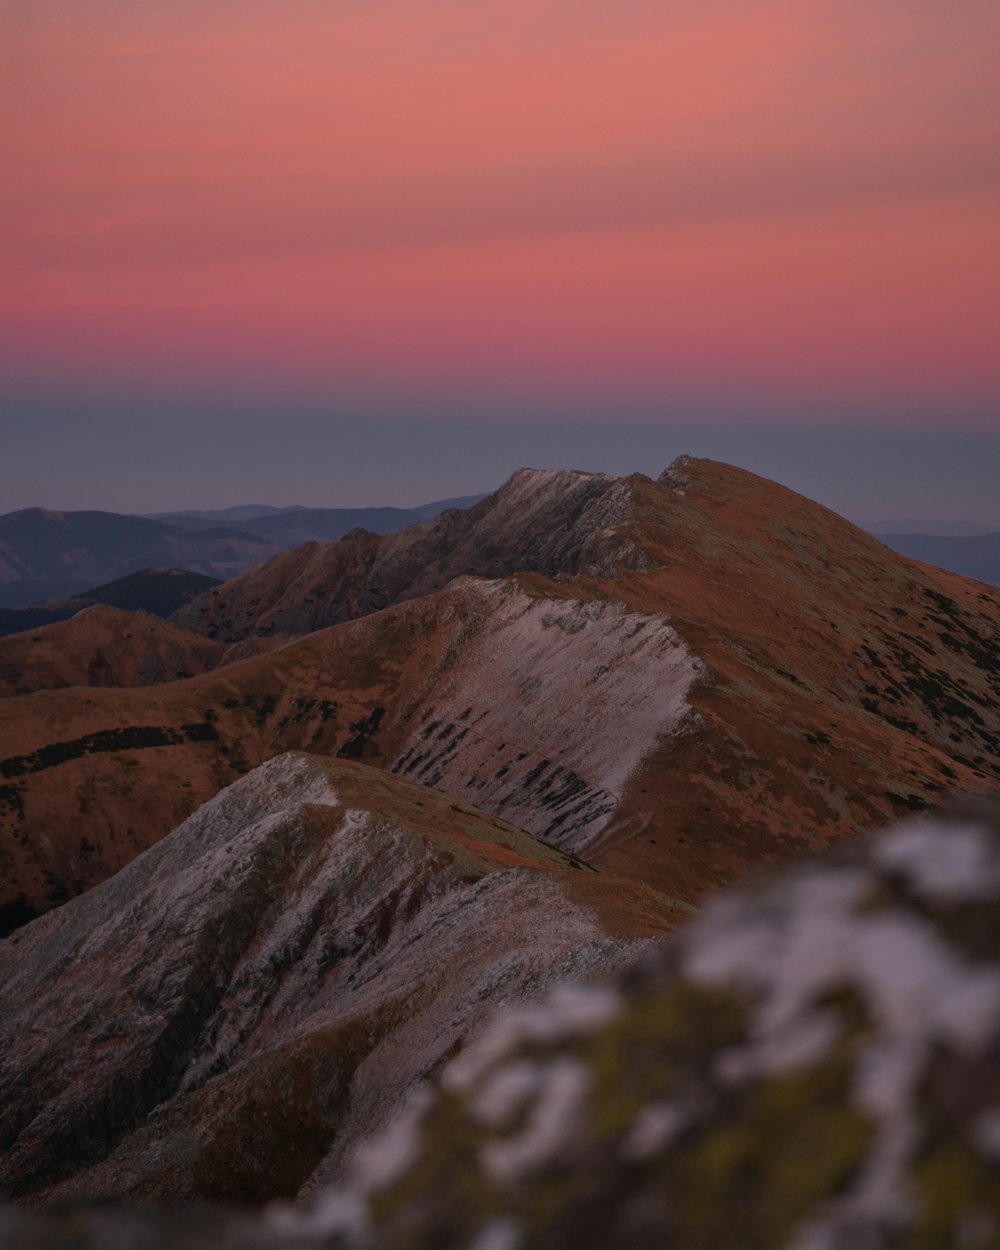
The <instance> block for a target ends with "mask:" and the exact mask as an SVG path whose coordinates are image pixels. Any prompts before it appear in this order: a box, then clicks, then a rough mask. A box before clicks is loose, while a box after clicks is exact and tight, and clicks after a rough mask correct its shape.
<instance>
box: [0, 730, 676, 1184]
mask: <svg viewBox="0 0 1000 1250" xmlns="http://www.w3.org/2000/svg"><path fill="white" fill-rule="evenodd" d="M682 914H683V909H680V908H678V907H677V905H676V904H673V903H671V902H670V901H669V900H666V899H662V898H658V897H657V896H656V895H655V893H653V892H652V891H650V890H648V889H646V888H644V887H638V886H634V885H631V884H629V883H627V882H621V881H616V880H614V879H613V878H611V877H608V876H605V875H603V874H596V873H594V872H593V871H592V870H591V869H589V868H587V867H586V866H585V865H582V864H581V863H579V862H578V861H576V860H574V859H572V858H570V857H568V856H566V855H565V854H563V853H561V852H559V851H556V850H553V849H552V848H550V847H548V846H546V845H544V844H543V843H541V842H539V841H537V840H536V839H534V838H532V837H530V836H529V835H527V834H525V833H524V832H522V831H521V830H518V829H515V828H513V827H512V826H510V825H507V824H505V823H503V822H501V821H498V820H496V819H495V818H493V817H489V816H487V815H485V814H484V813H482V812H478V811H476V810H475V809H473V808H471V807H469V806H467V805H465V804H462V803H459V802H456V801H455V800H453V799H452V798H451V797H450V796H448V795H444V794H440V793H437V792H435V791H433V790H428V789H426V788H425V787H422V786H417V785H414V784H413V783H411V782H406V781H403V780H401V779H399V778H395V777H391V776H390V775H388V774H387V773H385V772H383V771H378V770H374V769H371V768H368V767H366V766H365V765H361V764H357V763H350V762H344V761H330V760H321V759H317V758H315V757H310V756H306V755H300V754H291V755H284V756H280V757H277V758H275V759H272V760H271V761H269V762H268V763H267V764H265V765H263V766H262V767H260V768H258V769H256V770H255V771H254V772H252V773H250V774H249V775H248V776H247V777H245V778H243V779H241V780H240V781H238V782H236V783H235V784H234V785H233V786H231V787H229V788H228V789H226V790H224V791H223V792H222V793H221V794H219V795H218V796H217V797H216V798H215V799H213V800H212V801H210V802H209V803H208V804H206V805H205V806H204V807H203V808H202V809H201V810H200V811H199V812H198V813H197V814H196V815H194V816H193V817H192V818H191V819H190V820H188V821H187V822H186V823H185V824H183V825H182V826H181V827H180V828H179V829H177V830H176V831H175V832H174V833H172V834H171V835H170V836H169V837H167V838H165V839H163V840H162V841H161V842H160V843H159V844H158V845H157V846H156V847H155V848H154V849H152V850H151V851H149V852H147V854H146V855H144V856H143V857H141V859H139V860H137V861H135V862H134V863H133V864H131V865H130V866H129V867H128V868H126V869H125V870H124V871H122V872H121V873H119V874H118V875H117V876H115V877H114V878H113V879H112V880H110V881H108V882H106V883H105V884H104V885H101V886H98V887H96V888H95V889H93V890H91V891H89V892H88V893H87V894H86V895H84V896H83V897H82V898H80V899H77V900H75V901H74V902H73V903H71V904H68V905H67V906H66V907H64V908H61V909H60V910H59V911H57V912H55V913H53V914H51V915H49V916H46V917H44V918H42V919H41V920H39V921H36V922H35V923H34V924H32V925H30V926H28V927H27V928H25V929H23V930H21V931H20V932H19V933H17V934H15V935H14V936H12V937H11V938H9V939H8V940H7V941H5V942H3V943H0V1051H2V1053H3V1056H4V1058H3V1063H2V1065H0V1191H2V1192H3V1193H4V1194H6V1195H7V1196H11V1197H18V1198H22V1199H28V1200H29V1201H30V1203H31V1205H47V1204H54V1203H61V1202H64V1201H66V1200H67V1199H73V1198H77V1199H78V1198H83V1197H85V1198H88V1199H93V1198H100V1197H104V1196H108V1195H115V1196H119V1197H121V1196H131V1197H134V1198H137V1199H138V1198H142V1199H148V1198H153V1197H155V1198H159V1199H161V1200H162V1199H175V1200H176V1199H196V1198H197V1199H216V1200H220V1201H230V1202H232V1201H240V1202H249V1203H260V1202H264V1201H266V1200H269V1199H271V1198H274V1197H278V1196H283V1197H292V1196H293V1195H295V1194H296V1193H297V1192H299V1190H300V1189H302V1188H303V1186H306V1185H308V1184H310V1183H311V1184H313V1185H315V1184H318V1183H320V1182H322V1181H323V1179H324V1178H326V1177H327V1176H329V1175H330V1174H331V1173H332V1171H333V1170H334V1168H335V1166H336V1164H337V1162H338V1160H339V1159H340V1158H341V1156H342V1154H343V1152H344V1150H345V1149H346V1147H347V1144H348V1143H350V1142H351V1141H352V1140H357V1139H359V1138H360V1137H362V1136H364V1135H365V1134H367V1133H369V1132H370V1131H372V1130H373V1129H375V1128H377V1127H378V1126H379V1125H381V1124H384V1123H385V1122H386V1121H387V1120H388V1118H389V1117H390V1116H391V1115H392V1113H393V1112H394V1111H395V1109H396V1108H397V1107H398V1106H399V1105H400V1102H401V1100H403V1099H405V1096H406V1095H407V1093H408V1092H410V1091H411V1090H412V1089H413V1088H414V1086H415V1085H416V1084H417V1083H418V1082H419V1081H420V1080H422V1079H424V1078H426V1076H427V1075H428V1074H430V1073H432V1072H434V1071H435V1070H436V1069H437V1068H438V1067H439V1066H440V1064H441V1062H442V1061H443V1060H444V1059H446V1058H447V1057H449V1056H450V1055H451V1054H454V1053H455V1051H456V1049H457V1048H458V1047H459V1046H460V1045H461V1044H462V1042H463V1041H464V1039H465V1038H466V1037H467V1035H468V1034H469V1033H470V1032H471V1031H475V1030H478V1029H479V1028H481V1026H482V1024H483V1023H484V1022H485V1020H486V1018H487V1017H488V1016H489V1015H490V1014H491V1013H492V1012H493V1011H495V1010H496V1008H497V1006H498V1005H499V1004H501V1003H516V1002H518V1001H522V1000H524V999H526V998H532V997H536V996H537V995H538V994H540V993H541V992H542V991H543V990H544V989H545V988H546V987H547V986H551V985H552V984H554V983H556V982H557V981H559V980H561V979H563V978H564V977H566V976H572V977H578V976H581V975H585V974H588V973H590V972H593V971H594V970H599V969H605V970H606V969H607V968H609V967H613V966H616V965H617V964H619V963H621V961H622V960H623V959H624V958H625V957H627V956H629V955H631V954H634V953H635V951H636V949H637V943H638V942H639V940H640V939H641V938H643V937H646V936H649V935H655V934H658V933H663V932H664V931H665V930H667V929H668V928H670V927H672V926H673V925H674V924H675V923H676V921H677V919H678V917H679V916H680V915H682Z"/></svg>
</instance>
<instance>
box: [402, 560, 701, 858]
mask: <svg viewBox="0 0 1000 1250" xmlns="http://www.w3.org/2000/svg"><path fill="white" fill-rule="evenodd" d="M452 590H453V592H454V593H455V594H464V595H465V596H467V598H468V600H469V606H468V609H467V610H468V612H469V614H470V616H471V618H472V620H471V622H470V624H471V628H470V629H469V630H468V631H467V632H464V633H463V635H462V638H461V644H460V646H459V647H455V648H453V649H450V650H448V651H446V652H445V653H444V655H443V657H442V658H441V660H440V662H439V664H438V666H437V668H436V669H435V671H434V672H433V673H432V674H431V675H430V678H429V680H428V681H427V682H426V683H425V685H424V686H423V688H422V690H421V706H422V709H423V710H422V712H421V718H420V719H421V722H422V723H421V725H420V727H419V729H417V730H416V731H415V732H413V733H412V734H411V735H410V736H409V737H408V738H407V740H406V742H405V743H404V745H403V748H402V749H401V750H400V752H399V754H398V755H397V756H396V758H395V760H394V761H393V763H392V765H391V768H392V771H393V772H398V773H401V774H402V775H404V776H407V777H413V778H415V779H418V780H420V781H423V782H424V783H425V784H427V785H431V786H436V787H438V788H440V789H443V790H448V791H451V792H452V793H455V794H462V795H464V796H466V797H467V798H469V800H470V801H474V802H476V803H478V804H479V805H480V806H483V807H486V808H487V810H490V811H497V812H503V813H504V816H505V819H507V820H511V821H513V822H514V823H515V824H517V825H519V826H520V827H521V828H523V829H527V830H529V831H530V832H532V833H534V834H537V835H538V836H539V837H542V838H544V840H545V841H547V842H550V843H552V844H554V845H556V846H562V847H566V848H569V849H573V850H582V849H583V848H584V847H585V846H586V844H587V842H588V841H589V840H590V839H591V838H593V837H594V836H595V834H596V833H598V832H600V830H601V829H602V828H603V827H604V824H605V823H606V820H607V817H608V814H609V813H610V812H612V811H613V810H614V809H615V807H616V806H617V805H618V804H619V803H620V802H621V796H622V794H623V793H624V791H625V789H626V787H627V785H628V783H629V781H630V780H631V779H632V777H633V776H634V774H635V773H636V771H637V769H638V768H639V766H640V765H641V763H642V761H643V759H645V758H646V757H647V756H648V755H650V754H651V753H652V752H653V751H654V750H657V749H658V748H660V747H661V746H662V745H663V743H664V741H665V740H666V739H667V738H668V737H669V736H670V735H671V734H676V733H679V732H681V731H682V730H683V728H684V724H685V720H686V718H687V717H689V716H690V715H691V708H690V705H689V704H688V702H687V698H686V696H687V694H688V691H689V690H690V688H691V685H692V683H693V682H694V681H695V679H696V678H697V676H698V674H699V672H701V671H702V665H701V664H700V663H699V661H697V660H696V659H695V658H694V657H693V656H692V655H691V654H690V652H689V651H688V650H687V648H686V647H685V646H684V644H683V643H682V642H681V640H680V639H679V638H678V636H677V634H676V633H675V632H674V630H673V629H672V628H671V626H670V623H669V618H668V617H667V616H666V615H665V614H663V613H660V614H649V615H646V614H642V613H637V612H632V611H630V610H629V609H628V608H627V607H626V606H625V605H624V604H621V603H613V602H612V603H608V602H581V601H580V600H578V599H551V598H548V597H545V596H539V595H531V594H529V593H528V592H527V590H526V589H525V587H524V586H523V585H522V584H518V583H510V582H474V581H472V580H471V579H470V580H468V581H465V582H455V583H453V584H452Z"/></svg>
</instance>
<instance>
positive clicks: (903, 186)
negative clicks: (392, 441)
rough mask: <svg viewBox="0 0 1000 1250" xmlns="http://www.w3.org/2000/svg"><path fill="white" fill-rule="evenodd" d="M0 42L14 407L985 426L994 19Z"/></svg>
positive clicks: (835, 15)
mask: <svg viewBox="0 0 1000 1250" xmlns="http://www.w3.org/2000/svg"><path fill="white" fill-rule="evenodd" d="M15 9H16V11H14V10H15ZM0 23H2V32H0V33H2V39H0V44H2V47H3V52H2V53H0V58H2V59H0V81H2V83H3V84H4V85H3V86H0V91H2V92H3V93H4V99H3V104H4V115H5V117H6V119H7V120H6V128H5V133H4V140H3V141H4V146H5V148H6V153H5V155H4V168H5V171H6V181H7V182H8V187H7V188H6V192H5V199H4V204H5V206H4V209H3V213H4V218H3V221H2V222H0V225H2V232H0V233H2V239H0V257H2V265H3V269H4V277H3V283H2V288H0V333H2V336H3V341H4V343H5V347H4V348H2V349H0V351H2V353H3V359H2V361H0V368H2V370H3V372H4V374H5V375H6V379H7V380H8V381H13V382H16V383H17V385H18V386H19V387H21V388H28V389H29V390H30V388H31V387H32V386H34V385H37V386H39V387H41V386H47V387H52V386H56V387H64V388H66V389H68V390H72V388H73V387H74V386H79V385H83V384H86V385H88V386H93V385H97V386H105V385H106V386H108V387H111V388H114V387H116V386H117V387H120V388H125V389H127V388H128V387H135V386H139V387H141V386H144V385H145V386H157V387H160V388H169V387H170V386H174V385H176V386H180V387H183V388H187V389H188V390H190V389H191V388H195V389H197V388H199V387H201V388H203V389H204V390H205V391H206V392H207V390H209V389H215V390H219V389H221V390H222V391H225V392H229V393H232V394H240V393H241V392H244V391H250V392H253V393H259V392H260V390H261V389H262V388H263V389H264V390H265V391H267V390H270V389H271V388H273V390H274V393H275V394H276V395H282V394H284V395H287V394H289V393H291V392H294V391H296V390H301V391H302V392H304V393H309V394H310V395H313V396H315V395H325V394H329V395H330V396H335V395H337V394H338V393H345V392H350V393H364V392H365V391H366V389H367V390H371V391H372V392H376V391H377V392H378V393H380V394H387V393H394V394H398V395H399V396H408V395H409V396H412V395H420V396H424V397H433V396H435V395H442V396H444V395H449V394H455V393H461V394H475V393H476V392H477V391H479V392H482V393H488V394H490V395H492V396H494V397H496V396H502V395H503V393H504V390H505V388H508V387H509V388H511V389H512V391H517V392H518V393H537V394H538V395H540V396H545V395H551V396H558V397H559V398H560V400H561V401H566V400H570V401H571V400H572V398H573V396H574V395H581V396H584V395H586V396H593V395H594V394H606V395H608V396H614V397H618V398H619V399H620V401H621V402H622V403H623V405H625V406H626V407H627V405H628V403H629V401H630V400H632V399H634V400H635V401H637V402H639V401H641V402H642V403H644V404H646V405H647V407H648V404H649V402H650V401H653V402H655V400H656V398H657V397H658V396H663V397H664V398H665V400H666V399H668V398H669V399H672V400H673V401H674V402H677V401H678V399H683V398H684V397H697V396H701V397H702V398H704V399H705V400H706V401H711V399H712V397H713V396H716V395H717V396H720V397H721V396H725V397H727V403H728V404H729V409H730V414H731V412H732V410H733V406H734V404H735V405H736V407H738V406H739V403H740V402H742V400H743V399H744V397H745V403H746V407H747V410H748V411H751V412H754V413H759V412H760V411H761V409H762V408H763V407H766V405H767V404H768V403H770V402H771V401H772V400H776V401H780V402H782V403H784V404H787V403H788V401H789V400H792V401H794V400H795V399H796V397H802V398H803V400H805V399H807V398H808V397H815V396H817V395H822V396H823V397H824V401H827V407H829V403H828V401H830V400H831V399H832V400H833V401H834V402H836V401H838V400H840V401H842V403H843V406H844V413H845V419H847V418H848V417H849V416H850V413H851V411H852V405H858V404H862V405H863V406H865V407H866V411H870V410H871V408H872V405H874V406H876V407H878V406H880V405H884V407H885V411H886V412H887V413H889V412H891V413H893V414H894V416H893V419H894V420H897V421H903V422H905V421H906V420H907V419H908V417H907V414H908V412H909V411H910V408H909V407H908V405H911V401H912V404H913V405H914V406H916V405H917V404H918V401H919V407H920V411H921V413H922V414H924V415H923V416H922V417H921V418H920V419H921V420H926V419H927V418H926V413H927V412H928V411H931V410H933V409H934V407H935V405H937V406H938V408H939V410H940V411H941V412H943V413H948V414H950V419H957V420H965V421H967V422H971V423H973V424H975V423H983V422H987V421H989V420H990V419H992V418H993V417H995V404H996V399H997V397H998V395H1000V363H998V361H1000V353H998V351H997V344H996V329H997V324H998V312H1000V263H998V261H1000V244H998V233H997V220H998V208H1000V103H998V100H1000V93H998V92H997V91H996V88H995V81H994V79H995V68H996V67H995V54H996V48H997V46H998V44H1000V5H997V3H996V0H962V3H961V4H945V3H943V2H940V0H840V2H839V3H820V2H811V0H766V2H764V3H758V4H747V3H746V2H745V0H697V2H695V0H674V2H672V3H670V4H665V3H663V2H662V0H658V2H654V0H649V2H646V0H617V2H616V3H613V2H612V0H573V3H570V2H569V0H504V2H503V3H501V2H500V0H470V2H469V3H458V2H456V0H451V2H447V3H446V2H443V0H440V2H438V3H426V4H420V3H419V2H415V0H336V2H332V0H240V2H237V0H201V2H200V3H196V2H195V0H173V2H171V3H162V4H152V3H138V2H137V0H87V2H86V3H81V0H31V2H30V3H24V4H19V5H16V6H13V5H12V6H7V8H6V10H5V12H4V15H3V16H2V17H0ZM734 397H735V398H734ZM802 411H803V419H808V407H807V405H806V406H804V407H803V409H802ZM913 419H916V418H913Z"/></svg>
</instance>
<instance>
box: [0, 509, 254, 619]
mask: <svg viewBox="0 0 1000 1250" xmlns="http://www.w3.org/2000/svg"><path fill="white" fill-rule="evenodd" d="M278 550H279V548H277V547H276V546H274V545H273V544H271V543H268V542H266V541H265V540H264V539H261V538H258V537H257V536H256V535H252V534H248V533H245V532H244V531H242V530H236V529H227V528H225V527H218V526H216V527H212V528H209V529H202V530H199V531H197V532H194V533H190V532H185V531H183V530H180V529H177V528H176V527H173V526H170V525H166V524H165V523H164V522H162V521H151V520H149V519H148V518H146V517H134V516H121V515H119V514H118V513H116V512H48V511H46V510H44V509H42V508H26V509H24V510H23V511H21V512H10V513H8V514H7V515H6V516H0V607H8V608H13V607H20V606H22V605H24V604H31V603H35V602H37V601H38V600H40V599H53V598H66V597H70V596H72V595H76V594H79V593H80V592H83V591H87V590H90V589H91V588H92V587H94V586H98V585H101V584H102V583H105V582H110V581H113V580H116V579H118V578H121V577H124V576H125V575H126V574H128V573H136V572H139V571H140V570H141V569H146V568H151V567H170V568H180V569H187V570H188V571H190V572H194V573H201V574H203V575H204V576H207V577H212V578H220V577H221V578H227V577H232V576H233V575H234V574H235V573H238V572H241V571H242V570H243V569H246V568H249V567H250V566H251V565H253V564H257V563H259V562H260V561H261V560H266V559H267V558H268V557H269V556H272V555H274V554H275V553H276V552H277V551H278Z"/></svg>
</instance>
